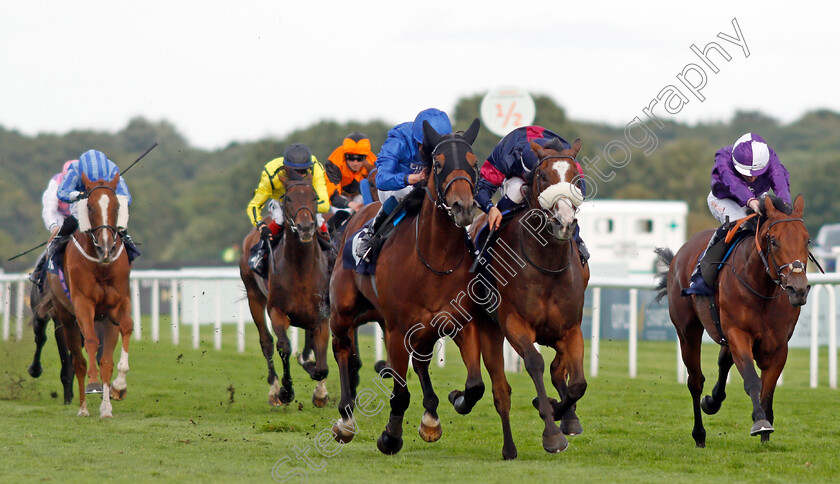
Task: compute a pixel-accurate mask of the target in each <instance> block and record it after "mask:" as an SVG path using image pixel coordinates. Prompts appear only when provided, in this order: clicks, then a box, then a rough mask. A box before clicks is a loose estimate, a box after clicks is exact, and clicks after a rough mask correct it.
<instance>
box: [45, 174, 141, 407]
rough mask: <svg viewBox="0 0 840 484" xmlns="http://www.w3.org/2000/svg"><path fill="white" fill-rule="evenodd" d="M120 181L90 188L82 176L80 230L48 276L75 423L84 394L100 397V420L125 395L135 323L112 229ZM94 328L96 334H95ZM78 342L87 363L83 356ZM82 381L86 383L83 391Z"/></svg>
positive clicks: (121, 249)
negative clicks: (75, 393) (71, 378)
mask: <svg viewBox="0 0 840 484" xmlns="http://www.w3.org/2000/svg"><path fill="white" fill-rule="evenodd" d="M119 180H120V175H116V176H114V178H113V179H112V180H111V181H104V180H99V181H95V182H92V181H90V179H88V178H87V176H86V175H85V174H84V173H82V181H83V183H84V185H85V193H86V198H84V199H82V200H79V201H78V202H77V210H78V221H79V227H78V230H76V232H75V233H73V235H72V236H71V239H70V243H69V244H68V245H67V249H66V251H65V253H64V260H63V262H62V266H61V274H62V275H63V277H60V276H57V275H55V274H49V276H48V278H47V282H48V285H49V292H50V299H51V301H50V304H52V309H53V319H54V321H55V323H56V324H59V325H61V326H62V327H63V329H64V335H65V339H66V341H67V345H68V346H69V348H70V353H71V355H72V357H73V367H74V369H75V372H76V380H77V381H78V384H79V413H78V415H79V416H80V417H86V416H88V415H89V412H88V409H87V400H86V395H85V394H86V393H100V392H101V393H102V404H101V405H100V407H99V416H100V417H103V418H104V417H111V416H112V415H113V413H112V412H113V408H112V405H111V399H112V398H113V399H114V400H122V399H123V398H125V396H126V392H127V384H126V379H125V377H126V374H127V373H128V369H129V367H128V346H129V345H128V343H129V340H130V337H131V333H132V331H133V330H134V322H133V321H132V319H131V297H130V293H129V272H130V270H131V266H130V264H129V261H128V254H127V253H126V251H125V246H124V245H123V242H122V238H121V237H120V236H119V235H118V233H117V226H124V224H125V223H127V220H125V221H120V220H118V213H120V214H121V215H122V213H125V214H126V215H127V213H128V212H127V210H126V209H125V207H120V206H119V201H118V199H117V194H116V191H115V190H116V188H117V184H118V183H119ZM121 208H122V210H121ZM62 278H63V279H64V282H65V283H66V288H67V293H65V290H64V286H63V284H62V280H61V279H62ZM68 295H69V297H68ZM77 321H78V324H77ZM97 325H98V326H99V328H100V329H99V331H101V332H98V331H97V329H96V326H97ZM100 334H101V335H102V339H103V340H104V341H103V349H102V357H101V360H100V361H99V362H98V363H97V360H96V357H95V355H96V352H97V348H98V347H99V343H100V342H99V335H100ZM120 336H121V337H122V353H121V355H120V361H119V364H118V365H117V372H118V375H117V378H116V379H115V380H114V381H113V384H111V383H110V382H111V376H112V372H113V369H114V349H115V348H116V345H117V340H118V339H119V338H120ZM83 341H84V348H85V351H86V352H87V361H85V357H84V354H83V353H82V342H83ZM88 367H89V368H88ZM86 374H87V375H86ZM85 376H87V378H88V380H89V382H88V383H87V385H85ZM100 376H101V379H102V381H100Z"/></svg>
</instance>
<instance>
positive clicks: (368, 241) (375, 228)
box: [356, 203, 390, 262]
mask: <svg viewBox="0 0 840 484" xmlns="http://www.w3.org/2000/svg"><path fill="white" fill-rule="evenodd" d="M388 215H390V212H388V211H386V210H385V204H384V203H383V204H382V205H381V206H380V207H379V211H378V212H376V216H375V217H373V222H371V224H370V225H369V226H368V227H366V228H365V230H364V232H362V233H361V234H360V235H359V245H358V246H357V247H356V257H358V258H360V259H362V260H364V261H365V262H370V261H371V260H373V255H374V253H375V250H372V249H374V246H375V245H376V244H375V240H374V239H376V238H380V239H381V236H379V230H380V229H381V228H382V224H383V223H384V222H385V219H386V218H388ZM377 248H378V247H377Z"/></svg>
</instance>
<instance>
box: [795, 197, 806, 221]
mask: <svg viewBox="0 0 840 484" xmlns="http://www.w3.org/2000/svg"><path fill="white" fill-rule="evenodd" d="M804 212H805V198H803V197H802V194H801V193H800V194H799V195H797V196H796V200H794V201H793V214H794V215H795V216H796V217H797V218H802V215H803V214H804Z"/></svg>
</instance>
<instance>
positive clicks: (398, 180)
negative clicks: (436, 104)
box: [356, 108, 452, 262]
mask: <svg viewBox="0 0 840 484" xmlns="http://www.w3.org/2000/svg"><path fill="white" fill-rule="evenodd" d="M423 121H427V122H428V123H429V125H431V127H432V128H434V129H435V131H436V132H437V133H438V134H440V135H445V134H449V133H451V132H452V122H451V121H450V120H449V116H447V115H446V113H444V112H443V111H441V110H439V109H434V108H429V109H425V110H423V111H420V113H419V114H418V115H417V117H416V118H414V121H408V122H405V123H401V124H398V125H396V126H394V127H393V128H391V130H390V131H388V138H387V139H386V140H385V142H384V143H382V149H381V150H380V151H379V155H378V156H377V158H376V168H377V171H376V188H377V189H378V190H379V200H381V201H382V206H381V207H380V208H379V212H377V214H376V216H375V217H374V218H373V223H371V224H370V225H369V226H368V227H366V228H365V231H364V232H363V233H362V234H361V235H360V237H359V241H358V245H357V246H356V256H357V257H359V258H361V259H363V260H365V261H367V262H370V260H371V258H372V256H373V252H374V251H372V250H371V248H373V247H372V246H373V245H374V244H373V238H374V234H377V232H378V231H379V229H380V228H381V226H382V223H383V222H384V221H385V219H386V218H388V215H390V214H391V212H392V211H393V210H394V208H396V206H397V204H398V203H399V202H400V201H401V200H402V199H404V198H405V197H407V196H408V194H409V193H411V191H412V190H413V189H414V187H415V184H418V183H422V182H424V181H425V180H426V178H428V176H429V162H428V161H426V160H425V159H424V156H423V153H421V147H422V146H423ZM426 156H427V157H428V156H429V154H428V153H427V154H426ZM374 249H375V248H374Z"/></svg>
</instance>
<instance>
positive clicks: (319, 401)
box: [312, 394, 330, 408]
mask: <svg viewBox="0 0 840 484" xmlns="http://www.w3.org/2000/svg"><path fill="white" fill-rule="evenodd" d="M328 403H330V396H329V395H324V398H318V397H317V396H316V395H314V394H313V395H312V405H315V406H316V407H318V408H324V407H326V406H327V404H328Z"/></svg>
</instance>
